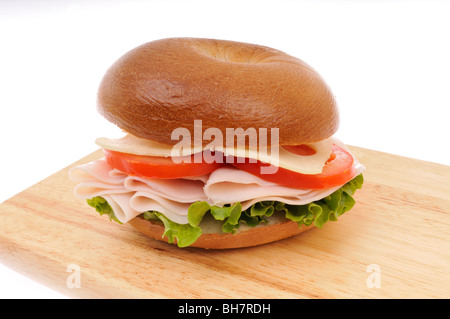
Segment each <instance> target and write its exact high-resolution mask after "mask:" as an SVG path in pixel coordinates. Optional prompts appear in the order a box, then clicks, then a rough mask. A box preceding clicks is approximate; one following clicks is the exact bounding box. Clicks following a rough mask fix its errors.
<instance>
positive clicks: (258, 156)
mask: <svg viewBox="0 0 450 319" xmlns="http://www.w3.org/2000/svg"><path fill="white" fill-rule="evenodd" d="M96 144H97V145H98V146H100V147H101V148H103V149H108V150H112V151H116V152H121V153H128V154H136V155H144V156H160V157H171V156H172V151H173V149H174V146H173V145H167V144H161V143H158V142H155V141H151V140H147V139H143V138H139V137H136V136H134V135H131V134H127V135H125V136H124V137H122V138H118V139H110V138H106V137H101V138H98V139H97V140H96ZM332 144H333V139H332V138H329V139H326V140H323V141H320V142H317V143H312V144H308V145H309V146H310V147H311V148H313V149H314V150H315V151H316V153H315V154H313V155H307V156H302V155H297V154H294V153H291V152H289V151H287V150H286V149H285V148H283V147H282V146H277V147H276V149H275V148H272V149H271V148H267V149H266V150H265V151H264V150H258V149H250V148H241V149H239V148H227V147H218V146H215V147H214V150H216V151H220V152H222V153H224V154H225V155H227V156H233V157H245V158H249V159H255V160H259V161H262V162H265V163H268V164H271V165H273V166H276V167H282V168H285V169H288V170H290V171H294V172H297V173H301V174H311V175H312V174H320V173H321V172H322V170H323V167H324V165H325V163H326V161H327V160H328V159H329V158H330V155H331V147H332ZM177 151H179V153H177V154H178V155H180V156H188V155H192V154H195V153H198V152H200V151H202V147H191V148H186V147H182V148H179V147H178V148H177ZM236 160H237V159H236Z"/></svg>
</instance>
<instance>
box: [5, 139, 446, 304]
mask: <svg viewBox="0 0 450 319" xmlns="http://www.w3.org/2000/svg"><path fill="white" fill-rule="evenodd" d="M351 149H352V151H353V152H354V153H355V155H356V156H357V157H358V159H359V160H360V161H361V162H362V163H363V164H364V165H365V166H366V167H367V171H366V173H365V174H364V177H365V184H364V186H363V188H362V189H361V190H359V191H358V192H357V193H356V195H355V198H356V201H357V203H356V205H355V207H354V208H353V209H352V210H351V211H350V212H347V213H346V214H345V215H343V216H341V217H340V219H339V221H337V222H328V223H327V224H325V226H324V228H323V229H317V228H314V229H312V230H309V231H307V232H305V233H302V234H300V235H298V236H295V237H292V238H289V239H285V240H282V241H279V242H276V243H272V244H267V245H263V246H258V247H252V248H243V249H235V250H225V251H214V250H202V249H197V248H185V249H180V248H178V247H176V246H172V245H169V244H166V243H163V242H159V241H155V240H152V239H150V238H146V237H144V236H143V235H141V234H140V233H138V232H137V231H135V230H134V229H133V228H131V227H130V226H129V225H126V224H125V225H119V224H116V223H113V222H110V221H109V220H108V219H107V218H106V217H104V216H102V217H101V216H99V215H98V214H97V213H96V212H95V211H94V210H93V209H92V208H91V207H89V206H88V205H87V204H86V203H85V202H84V201H80V200H77V199H76V198H75V197H74V196H73V193H72V189H73V187H74V186H75V183H74V182H72V181H71V180H70V179H69V178H68V176H67V172H68V169H69V167H72V166H74V165H77V164H80V163H85V162H88V161H90V160H92V159H95V158H98V157H100V156H101V152H100V151H98V152H94V153H93V154H90V155H89V156H87V157H85V158H83V159H81V160H80V161H78V162H77V163H74V164H72V165H70V166H69V167H67V168H66V169H63V170H61V171H59V172H57V173H55V174H54V175H52V176H50V177H48V178H47V179H45V180H43V181H42V182H40V183H38V184H36V185H34V186H32V187H30V188H29V189H27V190H25V191H23V192H21V193H19V194H17V195H16V196H14V197H12V198H10V199H9V200H7V201H5V202H4V203H2V204H1V205H0V218H1V223H0V261H1V262H2V263H3V264H5V265H7V266H9V267H10V268H12V269H14V270H16V271H19V272H21V273H23V274H24V275H26V276H28V277H30V278H32V279H35V280H37V281H39V282H41V283H43V284H45V285H47V286H48V287H50V288H53V289H55V290H57V291H59V292H61V293H63V294H65V295H67V296H69V297H75V298H449V297H450V273H449V271H450V232H449V230H450V167H448V166H444V165H438V164H433V163H429V162H423V161H419V160H415V159H409V158H404V157H399V156H394V155H390V154H386V153H381V152H376V151H372V150H367V149H362V148H356V147H352V148H351ZM73 265H76V266H78V267H79V270H80V271H79V279H80V281H79V287H77V286H75V287H73V283H74V282H73V281H71V280H72V279H73V276H74V275H75V273H74V272H72V271H71V269H72V268H70V267H72V266H73ZM68 282H69V283H72V285H70V284H69V285H68V284H67V283H68Z"/></svg>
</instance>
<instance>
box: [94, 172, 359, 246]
mask: <svg viewBox="0 0 450 319" xmlns="http://www.w3.org/2000/svg"><path fill="white" fill-rule="evenodd" d="M363 183H364V178H363V175H362V174H360V175H358V176H356V177H355V178H354V179H352V180H351V181H349V182H348V183H346V184H345V185H344V186H342V187H341V188H339V189H338V190H336V191H335V192H334V193H332V194H331V195H329V196H327V197H325V198H322V199H320V200H318V201H314V202H312V203H309V204H306V205H288V204H285V203H282V202H278V201H262V202H258V203H255V204H254V205H252V206H251V207H249V208H248V209H246V210H242V206H241V203H239V202H238V203H235V204H233V205H225V206H223V207H218V206H214V205H210V204H208V203H207V202H205V201H198V202H195V203H193V204H192V205H191V206H190V207H189V210H188V224H177V223H174V222H172V221H171V220H169V219H168V218H167V217H166V216H164V215H163V214H161V213H159V212H155V211H149V212H145V213H143V214H142V215H140V217H142V218H145V219H146V220H150V219H157V220H160V221H161V222H162V223H163V225H164V235H163V236H167V238H168V241H169V243H174V242H175V240H176V243H177V245H178V246H179V247H187V246H190V245H192V244H193V243H194V242H195V241H196V240H197V239H198V238H199V237H200V236H201V234H202V230H201V227H200V224H201V221H202V220H203V217H204V216H205V214H211V216H212V217H213V218H214V219H215V220H216V221H217V222H220V223H222V231H223V232H224V233H235V232H236V231H237V229H238V228H239V225H241V224H245V225H247V226H250V227H255V226H257V225H259V224H261V223H268V221H269V218H270V217H271V216H272V215H273V214H274V213H275V212H278V213H282V214H284V216H285V218H287V219H289V220H292V221H295V222H297V224H298V226H299V227H301V226H302V225H305V226H310V225H311V224H313V223H314V225H315V226H316V227H319V228H322V227H323V225H324V224H325V223H326V222H327V221H329V220H331V221H336V220H337V219H338V217H339V216H341V215H342V214H344V213H345V212H347V211H349V210H350V209H352V207H353V206H354V205H355V200H354V199H353V197H352V196H353V195H354V193H355V192H356V190H357V189H360V188H361V187H362V185H363ZM87 201H88V204H89V205H90V206H92V207H94V208H95V209H96V210H97V212H99V213H100V215H104V214H106V215H108V216H109V219H110V220H114V221H116V222H119V223H120V221H119V220H118V219H117V217H116V216H115V215H114V212H113V210H112V208H111V206H110V205H109V204H108V203H107V201H106V200H105V199H103V198H102V197H94V198H92V199H88V200H87Z"/></svg>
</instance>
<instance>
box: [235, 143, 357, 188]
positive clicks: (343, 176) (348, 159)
mask: <svg viewBox="0 0 450 319" xmlns="http://www.w3.org/2000/svg"><path fill="white" fill-rule="evenodd" d="M234 162H235V163H233V164H232V165H234V166H235V167H237V168H239V169H241V170H243V171H246V172H248V173H250V174H253V175H256V176H258V177H260V178H261V179H264V180H267V181H269V182H273V183H277V184H280V185H284V186H288V187H292V188H306V189H323V188H329V187H335V186H340V185H343V184H345V183H346V182H348V181H349V180H351V179H352V178H353V176H354V174H355V169H354V167H353V157H352V155H351V154H350V153H349V152H347V151H345V150H344V149H343V148H341V147H339V146H337V145H334V144H333V147H332V153H331V156H330V158H329V159H328V161H327V163H326V164H325V166H324V167H323V171H322V173H320V174H316V175H308V174H301V173H297V172H293V171H290V170H287V169H285V168H282V167H279V168H278V171H277V172H276V173H275V174H261V173H260V172H261V166H264V165H268V164H267V163H262V162H260V161H258V162H257V163H248V162H245V163H236V161H234Z"/></svg>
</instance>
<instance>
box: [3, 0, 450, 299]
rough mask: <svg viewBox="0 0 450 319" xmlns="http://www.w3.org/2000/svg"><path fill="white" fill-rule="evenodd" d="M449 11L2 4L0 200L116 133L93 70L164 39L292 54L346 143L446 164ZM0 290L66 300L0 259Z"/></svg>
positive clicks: (313, 4)
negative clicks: (332, 102)
mask: <svg viewBox="0 0 450 319" xmlns="http://www.w3.org/2000/svg"><path fill="white" fill-rule="evenodd" d="M449 17H450V2H447V3H445V2H444V1H430V0H428V1H387V0H385V1H293V0H291V1H282V0H274V1H261V0H259V1H245V0H241V1H145V2H144V1H119V0H116V1H56V0H55V1H20V0H18V1H15V0H14V1H12V0H11V1H4V0H0V141H1V143H0V146H1V147H0V152H1V153H0V155H1V156H0V168H1V170H2V171H1V174H2V175H1V176H2V177H1V179H0V202H2V201H4V200H6V199H7V198H9V197H11V196H13V195H15V194H16V193H18V192H20V191H21V190H24V189H26V188H27V187H29V186H31V185H32V184H34V183H36V182H38V181H40V180H42V179H44V178H46V177H47V176H49V175H51V174H52V173H54V172H56V171H58V170H60V169H62V168H64V167H65V166H67V165H69V164H71V163H72V162H74V161H76V160H78V159H80V158H81V157H83V156H85V155H87V154H89V153H90V152H92V151H94V150H96V149H97V146H96V145H95V144H94V140H95V138H96V137H99V136H112V135H115V133H117V129H116V128H115V127H114V126H112V125H111V124H109V123H108V122H106V120H104V119H103V118H102V117H101V116H100V115H98V114H97V112H96V91H97V86H98V83H99V81H100V79H101V77H102V76H103V74H104V72H105V71H106V69H107V68H108V67H109V66H110V65H111V64H112V63H113V62H114V61H115V60H116V59H117V58H118V57H120V56H121V55H122V54H124V53H125V52H126V51H128V50H130V49H131V48H133V47H135V46H137V45H140V44H142V43H144V42H148V41H151V40H155V39H159V38H163V37H175V36H176V37H178V36H189V37H210V38H219V39H229V40H237V41H244V42H253V43H258V44H262V45H267V46H271V47H274V48H277V49H280V50H282V51H285V52H287V53H289V54H291V55H294V56H297V57H299V58H301V59H303V60H304V61H306V62H307V63H308V64H310V65H311V66H313V67H314V68H315V69H316V70H317V71H318V72H319V73H320V74H321V75H322V76H323V77H324V78H325V79H326V81H327V83H328V84H329V86H330V87H331V88H332V90H333V93H334V95H335V96H336V99H337V101H338V103H339V107H340V114H341V125H340V128H339V131H338V133H337V134H336V136H337V137H339V138H340V139H341V140H343V141H344V142H345V143H347V144H351V145H356V146H361V147H365V148H370V149H375V150H380V151H384V152H389V153H393V154H399V155H403V156H408V157H413V158H418V159H422V160H427V161H433V162H437V163H441V164H445V165H450V151H449V143H448V138H449V137H450V130H449V128H448V122H449V115H450V111H449V110H450V19H449ZM449 196H450V195H449ZM0 217H1V215H0ZM0 222H1V220H0ZM0 297H1V298H64V296H62V295H60V294H58V293H56V292H54V291H51V290H49V289H47V288H45V287H44V286H41V285H39V284H37V283H35V282H34V281H32V280H29V279H27V278H26V277H23V276H22V275H19V274H17V273H15V272H13V271H12V270H10V269H8V268H6V267H4V266H2V265H1V264H0Z"/></svg>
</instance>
